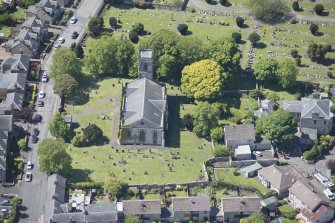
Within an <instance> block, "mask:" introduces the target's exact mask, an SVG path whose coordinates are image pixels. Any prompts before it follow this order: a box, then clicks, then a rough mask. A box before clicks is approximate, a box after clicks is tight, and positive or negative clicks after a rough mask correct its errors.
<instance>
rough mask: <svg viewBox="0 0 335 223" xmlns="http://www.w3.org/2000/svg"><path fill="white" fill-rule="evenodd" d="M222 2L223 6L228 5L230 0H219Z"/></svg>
mask: <svg viewBox="0 0 335 223" xmlns="http://www.w3.org/2000/svg"><path fill="white" fill-rule="evenodd" d="M219 2H220V4H221V5H223V6H226V5H228V0H219Z"/></svg>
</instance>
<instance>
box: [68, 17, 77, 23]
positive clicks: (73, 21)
mask: <svg viewBox="0 0 335 223" xmlns="http://www.w3.org/2000/svg"><path fill="white" fill-rule="evenodd" d="M76 22H77V18H76V17H75V16H72V17H71V19H70V23H71V24H75V23H76Z"/></svg>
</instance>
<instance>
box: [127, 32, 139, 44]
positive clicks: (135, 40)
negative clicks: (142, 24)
mask: <svg viewBox="0 0 335 223" xmlns="http://www.w3.org/2000/svg"><path fill="white" fill-rule="evenodd" d="M129 39H130V41H131V42H132V43H138V34H137V32H135V31H133V30H132V31H130V32H129Z"/></svg>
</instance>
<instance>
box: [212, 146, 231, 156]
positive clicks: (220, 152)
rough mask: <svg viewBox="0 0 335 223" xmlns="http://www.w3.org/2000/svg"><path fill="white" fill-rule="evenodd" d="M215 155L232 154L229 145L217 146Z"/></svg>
mask: <svg viewBox="0 0 335 223" xmlns="http://www.w3.org/2000/svg"><path fill="white" fill-rule="evenodd" d="M214 156H215V157H228V156H230V150H229V149H228V148H227V147H225V146H222V145H220V146H218V147H215V149H214Z"/></svg>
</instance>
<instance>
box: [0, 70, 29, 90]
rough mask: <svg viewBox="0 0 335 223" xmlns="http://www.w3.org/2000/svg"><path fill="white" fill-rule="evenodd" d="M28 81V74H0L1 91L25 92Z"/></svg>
mask: <svg viewBox="0 0 335 223" xmlns="http://www.w3.org/2000/svg"><path fill="white" fill-rule="evenodd" d="M26 79H27V74H19V73H5V74H1V73H0V89H7V90H16V89H21V90H23V91H24V90H25V88H26Z"/></svg>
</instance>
